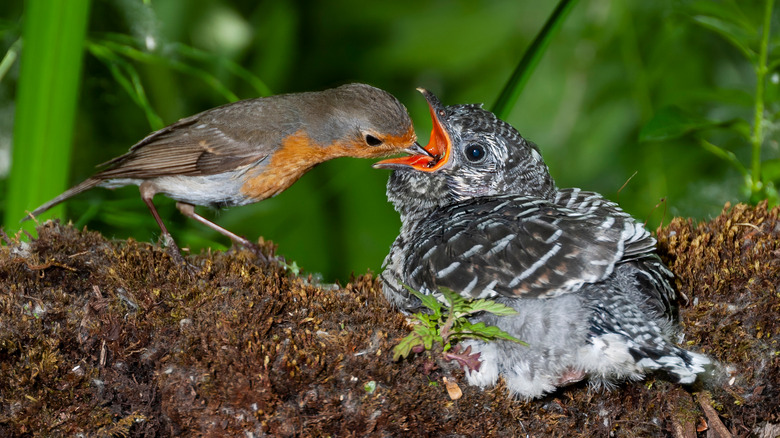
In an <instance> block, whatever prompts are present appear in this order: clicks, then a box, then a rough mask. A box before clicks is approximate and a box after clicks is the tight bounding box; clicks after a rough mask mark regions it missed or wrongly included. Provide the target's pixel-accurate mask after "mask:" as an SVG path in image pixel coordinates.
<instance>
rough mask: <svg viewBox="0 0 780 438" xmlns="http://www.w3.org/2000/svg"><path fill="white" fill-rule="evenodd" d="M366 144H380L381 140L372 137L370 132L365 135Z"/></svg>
mask: <svg viewBox="0 0 780 438" xmlns="http://www.w3.org/2000/svg"><path fill="white" fill-rule="evenodd" d="M366 144H367V145H369V146H379V145H380V144H382V140H380V139H378V138H376V137H374V136H373V135H371V134H368V135H366Z"/></svg>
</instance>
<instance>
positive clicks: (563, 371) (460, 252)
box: [378, 92, 711, 398]
mask: <svg viewBox="0 0 780 438" xmlns="http://www.w3.org/2000/svg"><path fill="white" fill-rule="evenodd" d="M423 93H424V94H425V95H426V98H427V99H428V101H429V104H430V105H431V112H432V114H433V116H434V125H435V126H434V132H433V134H432V140H431V143H430V144H429V146H428V148H430V149H429V152H431V153H433V154H435V155H437V156H439V157H441V161H443V162H438V163H437V162H431V163H424V165H419V163H414V164H409V163H413V162H414V161H415V160H414V158H412V159H408V158H407V159H398V160H387V161H385V162H380V163H379V164H378V167H390V168H393V169H395V171H394V172H393V174H392V176H391V177H390V181H389V183H388V197H389V199H390V200H391V201H392V202H393V204H394V206H395V208H396V210H398V211H399V213H400V214H401V218H402V228H401V233H400V235H399V236H398V238H397V239H396V241H395V242H394V244H393V246H392V248H391V251H390V254H389V255H388V256H387V259H386V260H385V266H384V271H383V272H382V279H383V282H384V291H385V295H386V296H387V298H388V300H389V301H390V302H391V303H393V304H394V305H395V306H397V307H399V308H400V309H402V310H404V311H407V312H411V311H418V310H420V309H419V307H420V302H419V300H418V299H417V298H416V297H414V296H411V295H410V294H409V293H408V292H407V291H406V290H405V289H404V288H403V286H402V283H403V284H406V285H409V286H411V287H412V288H414V289H416V290H419V291H421V292H423V293H425V294H432V295H435V296H437V298H439V299H441V300H443V297H442V296H441V294H440V292H439V288H442V287H446V288H449V289H452V290H454V291H456V292H458V293H460V294H461V295H463V296H465V297H468V298H491V299H494V300H496V301H499V302H502V303H504V304H506V305H508V306H511V307H512V308H514V309H515V310H516V311H517V312H518V314H517V315H513V316H505V317H496V316H494V315H479V316H477V317H475V318H474V321H473V322H478V321H484V322H485V323H486V324H489V325H496V326H498V327H500V328H502V329H503V330H505V331H507V332H509V333H510V334H511V335H513V336H515V337H517V338H519V339H522V340H524V341H525V342H527V343H528V344H529V346H528V347H525V346H522V345H519V344H514V343H510V342H506V341H498V342H491V343H485V342H481V341H468V342H467V343H466V345H464V346H468V345H470V346H471V347H472V348H473V351H476V352H480V353H481V360H482V365H481V367H480V368H479V370H478V371H467V377H468V379H469V381H470V382H471V383H472V384H477V385H480V386H488V385H492V384H494V383H495V382H496V380H497V378H498V377H499V376H503V377H504V378H505V380H506V382H507V385H508V388H509V390H510V391H511V392H512V393H514V394H516V395H518V396H521V397H524V398H532V397H538V396H541V395H543V394H545V393H548V392H551V391H553V390H555V388H557V387H560V386H563V385H565V384H568V383H572V382H575V381H578V380H581V379H583V378H585V377H589V378H590V379H591V382H592V383H593V384H595V385H610V384H611V383H612V382H614V381H617V380H623V379H640V378H642V377H643V375H644V374H645V373H646V372H648V371H660V372H663V373H665V374H667V375H668V376H670V377H671V378H672V379H673V380H675V381H678V382H681V383H693V382H694V381H695V380H696V378H697V375H698V374H700V373H703V372H705V371H706V370H707V369H709V368H710V366H711V362H710V360H709V359H708V358H707V357H705V356H703V355H700V354H696V353H691V352H688V351H686V350H683V349H681V348H679V347H677V346H675V345H674V344H673V343H672V342H671V338H672V336H673V334H674V333H675V330H674V319H675V318H676V307H675V301H676V299H677V296H676V292H675V290H674V288H673V287H672V285H671V280H672V278H673V277H672V274H671V272H670V271H669V270H668V269H667V268H666V267H665V266H664V265H663V263H662V262H661V260H660V259H659V258H658V256H657V255H656V254H655V252H654V249H655V239H654V238H653V237H652V236H651V235H650V233H649V232H648V231H647V230H646V229H645V227H644V226H643V225H642V224H641V223H638V222H636V221H635V220H634V219H633V218H631V216H630V215H628V214H627V213H625V212H624V211H623V210H621V209H620V207H619V206H618V205H617V204H615V203H613V202H611V201H608V200H606V199H604V198H603V197H602V196H601V195H599V194H598V193H593V192H586V191H581V190H579V189H563V190H559V189H557V188H556V187H555V184H554V182H553V180H552V178H551V177H550V175H549V172H548V169H547V166H546V165H545V164H544V162H543V160H542V158H541V156H540V154H539V152H538V150H537V148H536V146H534V145H533V144H532V143H530V142H527V141H526V140H525V139H523V138H522V137H521V136H520V134H519V133H518V132H517V131H516V130H515V129H514V128H513V127H511V126H510V125H509V124H507V123H505V122H503V121H501V120H499V119H498V118H496V117H495V115H493V114H492V113H490V112H488V111H485V110H483V109H481V108H480V107H479V106H476V105H458V106H450V107H443V106H442V105H441V104H440V103H439V102H438V100H437V99H436V98H435V97H434V96H433V95H432V94H430V93H427V92H423ZM437 129H438V131H437ZM445 149H447V150H446V151H445Z"/></svg>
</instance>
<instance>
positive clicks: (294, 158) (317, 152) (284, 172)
mask: <svg viewBox="0 0 780 438" xmlns="http://www.w3.org/2000/svg"><path fill="white" fill-rule="evenodd" d="M349 150H350V148H349V147H348V146H347V145H344V144H340V143H334V144H332V145H329V146H325V147H323V146H320V145H317V144H314V143H313V142H312V141H311V139H310V138H309V136H308V135H307V134H306V132H304V131H303V130H301V131H298V132H296V133H295V134H293V135H291V136H289V137H287V138H286V139H285V140H284V141H283V142H282V145H281V146H280V147H279V149H278V150H277V151H276V152H274V154H273V156H272V157H271V159H270V160H269V162H268V165H266V166H265V167H264V170H263V172H262V173H260V174H258V175H255V176H252V177H251V178H249V179H247V180H246V181H245V182H244V185H243V186H242V187H241V192H242V193H243V194H244V195H246V196H247V197H249V198H252V199H254V200H255V201H262V200H263V199H267V198H270V197H272V196H276V195H278V194H279V193H281V192H283V191H284V190H286V189H287V188H288V187H290V186H291V185H292V184H293V183H294V182H295V181H297V180H298V178H300V177H301V176H303V174H304V173H306V172H308V171H309V170H311V168H312V167H314V166H316V165H317V164H319V163H322V162H323V161H327V160H330V159H331V158H336V157H343V156H346V155H349Z"/></svg>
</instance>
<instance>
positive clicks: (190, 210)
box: [176, 202, 268, 262]
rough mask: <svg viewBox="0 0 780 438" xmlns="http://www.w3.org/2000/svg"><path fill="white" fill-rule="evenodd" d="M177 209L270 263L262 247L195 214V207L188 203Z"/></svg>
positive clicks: (178, 206) (179, 204)
mask: <svg viewBox="0 0 780 438" xmlns="http://www.w3.org/2000/svg"><path fill="white" fill-rule="evenodd" d="M176 208H178V209H179V211H180V212H181V214H183V215H184V216H187V217H188V218H192V219H194V220H196V221H198V222H200V223H202V224H203V225H205V226H207V227H209V228H211V229H212V230H214V231H216V232H218V233H220V234H222V235H223V236H227V237H229V238H230V240H232V241H233V243H234V244H238V245H241V246H243V247H244V248H247V249H249V250H251V251H252V252H254V253H256V254H257V256H258V257H259V258H260V259H262V260H263V261H265V262H268V257H266V256H265V254H263V252H262V251H261V250H260V247H258V246H257V245H256V244H254V243H252V242H250V241H249V240H247V239H245V238H243V237H241V236H239V235H238V234H236V233H233V232H232V231H230V230H227V229H225V228H222V227H220V226H219V225H217V224H215V223H214V222H211V221H210V220H208V219H206V218H205V217H203V216H201V215H199V214H197V213H195V206H194V205H192V204H187V203H186V202H177V203H176Z"/></svg>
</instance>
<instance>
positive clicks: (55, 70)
mask: <svg viewBox="0 0 780 438" xmlns="http://www.w3.org/2000/svg"><path fill="white" fill-rule="evenodd" d="M24 5H25V10H24V23H23V29H22V50H21V52H20V59H19V62H20V65H19V84H18V87H17V94H16V110H15V118H14V140H13V156H12V165H11V171H10V175H9V179H8V197H7V198H6V210H5V213H6V215H5V218H4V223H5V227H6V230H7V231H11V230H16V229H18V228H19V227H20V225H19V220H20V219H21V218H22V217H23V216H24V215H25V211H26V210H32V209H33V208H35V207H37V206H38V205H40V204H41V203H43V202H45V201H48V200H49V199H51V198H53V197H54V196H56V195H57V194H59V193H60V192H62V191H63V190H64V188H65V186H66V184H67V182H68V169H69V167H68V164H69V163H70V149H71V144H72V142H73V127H74V121H75V117H76V102H77V97H78V89H79V82H80V80H81V64H82V63H81V59H82V55H83V52H84V35H85V33H86V29H87V23H88V16H89V6H90V2H89V0H68V1H54V2H53V1H49V0H28V1H26V2H25V3H24ZM60 208H61V207H60ZM54 210H59V209H58V208H56V207H55V209H54ZM60 211H61V210H60ZM52 214H56V212H55V213H50V214H49V215H48V216H51V215H52ZM25 229H28V230H32V225H31V224H30V223H29V222H27V223H26V224H25Z"/></svg>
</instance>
